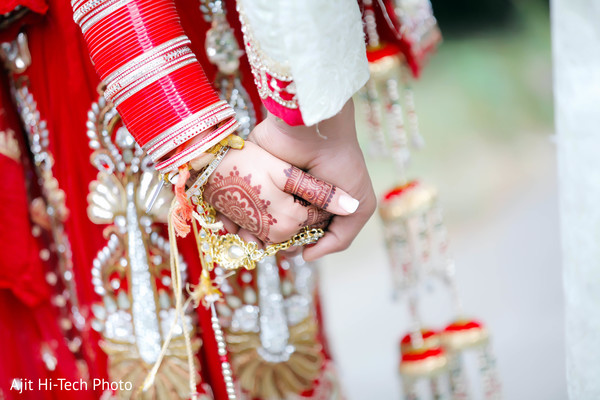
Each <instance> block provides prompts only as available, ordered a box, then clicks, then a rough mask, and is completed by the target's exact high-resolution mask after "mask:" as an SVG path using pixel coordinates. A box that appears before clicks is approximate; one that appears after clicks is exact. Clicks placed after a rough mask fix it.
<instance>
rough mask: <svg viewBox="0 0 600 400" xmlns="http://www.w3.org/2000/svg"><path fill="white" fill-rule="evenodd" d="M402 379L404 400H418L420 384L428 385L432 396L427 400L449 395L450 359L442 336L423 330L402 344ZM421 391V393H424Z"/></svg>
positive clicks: (405, 337)
mask: <svg viewBox="0 0 600 400" xmlns="http://www.w3.org/2000/svg"><path fill="white" fill-rule="evenodd" d="M400 353H401V357H400V366H399V372H400V378H401V380H402V388H403V391H404V395H405V398H406V399H408V400H416V399H419V398H420V397H421V396H420V393H419V382H420V381H423V380H425V381H427V382H428V383H429V385H428V386H429V389H430V390H431V394H430V395H428V396H425V397H426V398H429V397H433V398H434V399H438V398H443V397H444V395H445V394H447V393H449V392H450V385H449V380H448V357H447V355H446V351H445V349H444V348H443V347H442V344H441V338H440V335H439V333H437V332H435V331H432V330H429V329H420V330H417V331H414V332H411V333H409V334H407V335H405V336H404V337H403V338H402V340H401V341H400ZM421 391H422V390H421Z"/></svg>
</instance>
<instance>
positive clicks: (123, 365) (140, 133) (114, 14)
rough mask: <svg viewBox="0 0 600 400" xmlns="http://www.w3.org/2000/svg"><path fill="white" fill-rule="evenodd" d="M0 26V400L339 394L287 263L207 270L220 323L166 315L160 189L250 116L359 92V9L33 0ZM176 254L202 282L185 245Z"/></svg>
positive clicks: (315, 112) (308, 298)
mask: <svg viewBox="0 0 600 400" xmlns="http://www.w3.org/2000/svg"><path fill="white" fill-rule="evenodd" d="M0 14H2V15H3V16H2V19H1V20H0V29H1V30H0V39H1V41H2V46H1V48H0V53H1V55H2V60H3V62H4V67H5V68H4V72H5V73H4V74H3V77H2V82H3V87H2V91H1V93H2V104H1V106H2V113H0V117H1V119H0V123H1V125H0V150H1V151H0V162H1V163H2V165H3V166H4V167H5V168H4V170H3V171H5V172H6V174H7V175H6V179H4V180H3V182H4V183H3V185H4V186H5V188H4V190H2V192H1V193H2V194H1V196H2V197H3V201H2V202H1V203H0V223H1V224H2V225H1V226H2V230H1V232H2V233H1V234H2V235H3V236H4V237H3V239H4V240H3V241H2V242H1V243H2V251H0V254H1V255H0V257H1V258H0V260H1V264H0V285H1V286H0V298H1V302H0V324H1V326H2V329H1V330H0V335H1V336H2V339H4V340H3V341H2V343H3V349H2V352H1V353H0V361H1V362H0V398H5V399H12V398H24V397H25V398H32V399H39V398H60V399H64V398H69V396H72V397H73V398H86V396H87V397H90V398H112V397H115V398H149V399H153V398H157V399H175V398H182V399H185V398H196V399H213V398H214V399H234V398H237V399H337V398H341V394H340V389H339V384H338V380H337V377H336V374H335V373H334V371H333V367H332V363H331V357H330V355H329V353H328V351H327V347H326V343H325V340H324V336H323V333H322V324H321V318H320V311H319V301H318V297H317V294H316V293H317V291H316V289H317V283H316V274H315V269H314V266H313V265H311V264H309V263H305V262H304V260H302V258H301V257H300V256H287V257H281V256H280V257H277V258H275V257H269V258H267V259H266V260H264V261H263V262H261V263H259V264H258V266H257V268H256V269H255V270H253V271H242V272H240V273H237V274H235V275H233V276H228V277H227V278H225V275H226V273H225V271H224V270H222V269H221V268H219V267H216V268H215V269H214V271H213V273H214V275H215V277H219V276H220V277H221V281H222V284H221V288H220V289H221V291H222V293H223V298H222V300H221V301H219V302H217V303H216V305H215V310H216V313H217V315H218V316H219V317H218V319H217V320H215V317H214V314H211V311H210V310H207V309H206V308H205V307H202V306H200V307H198V308H197V309H196V311H194V312H192V311H189V309H188V311H187V313H186V315H185V317H184V318H183V319H178V314H177V312H178V311H177V310H178V301H179V299H180V296H181V295H180V293H181V292H182V290H179V291H178V292H177V293H175V292H174V291H173V287H174V285H173V284H174V283H173V282H172V279H171V269H170V257H171V251H172V248H171V247H170V245H169V240H168V239H167V237H166V229H165V228H166V227H165V222H166V221H167V215H168V212H169V206H170V204H171V201H172V198H173V194H172V192H171V191H170V190H162V191H158V190H157V188H158V187H161V185H162V184H161V182H162V179H163V178H162V175H161V174H160V173H167V174H168V173H169V172H173V171H177V169H178V168H179V167H180V166H182V165H185V164H186V163H187V162H189V161H190V160H191V159H193V158H195V157H198V156H201V155H203V154H205V152H206V150H208V149H209V148H211V147H212V146H214V145H215V144H216V143H219V142H220V141H221V140H223V139H224V138H226V137H228V136H229V135H231V134H232V133H237V134H239V135H241V136H245V135H247V134H248V133H249V132H250V130H251V129H252V127H253V126H254V125H255V124H256V122H257V121H260V120H261V119H262V117H263V115H264V113H263V111H262V105H264V107H266V109H268V110H269V111H270V112H272V113H273V114H275V115H277V116H279V117H281V118H283V119H284V120H285V121H286V122H288V123H289V124H292V125H297V124H302V123H304V124H308V125H312V124H315V123H317V122H319V121H321V120H323V119H326V118H329V117H331V116H333V115H335V114H336V113H337V112H338V111H339V110H340V109H341V107H342V106H343V105H344V104H345V103H346V102H347V101H348V99H349V98H350V97H351V96H352V95H353V94H354V93H355V92H356V91H357V90H358V89H359V88H360V87H361V86H362V85H363V84H364V83H365V82H366V80H367V79H368V67H367V60H366V56H365V44H364V38H363V32H362V23H361V16H360V11H359V7H358V5H357V4H356V3H355V2H353V1H350V0H336V1H331V2H327V3H323V2H321V1H320V0H319V1H317V0H311V1H306V2H304V3H303V4H296V5H289V4H287V3H284V2H271V1H255V0H244V1H241V0H240V1H238V2H237V3H236V2H233V1H228V2H220V1H198V2H194V1H172V0H145V1H143V0H104V1H102V0H86V1H81V0H73V1H72V3H71V4H69V3H68V2H65V1H58V0H49V1H43V0H30V1H21V2H19V1H16V2H15V1H9V2H3V4H1V5H0ZM333 17H335V18H333ZM324 38H326V40H325V39H324ZM156 193H158V196H157V197H156V196H155V194H156ZM150 203H153V206H152V207H151V208H148V205H149V204H150ZM180 249H181V254H182V255H181V256H179V257H180V258H179V266H180V269H181V271H182V273H183V275H184V279H187V281H189V282H191V283H196V282H198V280H199V273H200V268H201V267H200V262H199V256H198V252H197V249H196V243H194V241H193V240H184V241H181V242H180ZM180 289H181V288H180ZM185 296H187V293H185ZM190 309H191V308H190ZM167 338H170V340H167ZM165 343H168V347H166V350H165V351H161V349H162V347H163V345H164V344H165ZM190 349H191V350H192V352H193V354H194V355H195V356H194V357H193V360H192V362H191V365H190V362H189V361H188V357H187V354H188V353H189V352H190ZM159 360H161V362H160V364H158V363H157V361H159ZM155 365H156V366H159V367H158V369H155V370H153V369H152V367H153V366H155ZM149 374H150V375H152V377H153V379H152V383H153V384H152V385H151V386H150V387H149V388H146V389H147V390H144V391H142V387H143V386H144V385H143V384H144V381H145V379H146V378H147V377H148V375H149ZM46 378H53V379H54V382H57V381H58V382H63V383H64V382H67V383H66V384H64V386H63V387H62V389H63V390H60V388H59V389H56V388H55V387H51V388H48V387H47V386H41V387H40V382H43V381H44V379H46ZM29 381H31V382H32V385H29V383H28V382H29ZM80 382H84V383H85V385H82V384H81V383H80ZM190 382H196V383H197V385H196V387H195V388H194V389H195V390H193V393H191V392H192V390H191V389H190V387H189V386H190ZM68 383H70V384H71V386H69V387H67V386H68ZM76 383H79V384H78V385H76ZM20 392H21V393H20Z"/></svg>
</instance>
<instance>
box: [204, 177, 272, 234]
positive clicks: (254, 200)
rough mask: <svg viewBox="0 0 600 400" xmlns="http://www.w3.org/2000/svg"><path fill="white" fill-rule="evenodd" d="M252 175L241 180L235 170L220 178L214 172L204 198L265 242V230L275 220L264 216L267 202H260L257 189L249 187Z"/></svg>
mask: <svg viewBox="0 0 600 400" xmlns="http://www.w3.org/2000/svg"><path fill="white" fill-rule="evenodd" d="M251 178H252V174H248V176H245V177H241V176H240V171H238V169H237V167H235V166H234V167H233V170H232V171H230V172H229V175H228V176H223V175H221V174H220V173H219V172H216V173H215V175H214V178H213V179H212V180H211V181H210V182H209V184H208V185H206V189H205V190H204V196H205V198H206V201H208V202H209V203H210V204H211V205H212V206H213V207H214V208H215V209H217V210H218V211H219V212H221V213H223V214H225V215H226V216H227V217H228V218H229V219H230V220H231V221H233V222H234V223H236V224H237V225H239V226H240V227H242V228H244V229H247V230H248V231H250V232H251V233H253V234H254V235H256V236H257V237H258V238H260V239H261V240H265V241H270V240H269V230H270V228H271V226H272V225H274V224H276V223H277V220H276V219H275V218H273V216H272V215H271V214H270V213H269V212H268V208H269V205H270V204H271V202H270V201H268V200H264V199H261V198H260V190H261V186H260V185H256V186H252V183H251Z"/></svg>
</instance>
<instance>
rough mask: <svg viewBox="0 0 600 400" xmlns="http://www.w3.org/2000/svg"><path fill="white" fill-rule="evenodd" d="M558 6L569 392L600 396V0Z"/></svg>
mask: <svg viewBox="0 0 600 400" xmlns="http://www.w3.org/2000/svg"><path fill="white" fill-rule="evenodd" d="M551 6H552V36H553V37H552V46H553V53H554V99H555V100H554V104H555V115H556V117H555V119H556V130H557V133H558V170H559V171H558V176H559V188H560V214H561V215H560V219H561V236H562V249H563V271H564V289H565V304H566V341H567V346H566V348H567V382H568V391H569V398H570V400H587V399H600V1H598V0H553V1H552V4H551ZM540 284H543V277H540ZM556 295H557V296H560V295H561V294H560V293H557V294H556ZM540 334H543V332H540ZM548 351H549V353H550V354H552V349H548Z"/></svg>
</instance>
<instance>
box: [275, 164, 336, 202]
mask: <svg viewBox="0 0 600 400" xmlns="http://www.w3.org/2000/svg"><path fill="white" fill-rule="evenodd" d="M283 173H284V174H285V176H286V177H287V180H286V182H285V186H284V188H283V191H284V192H286V193H289V194H293V195H296V196H298V197H300V198H302V199H304V200H306V201H308V202H310V203H311V204H313V205H315V206H317V207H318V208H322V209H323V210H327V207H329V203H330V202H331V199H332V198H333V195H334V194H335V186H333V185H331V184H329V183H327V182H325V181H322V180H320V179H317V178H315V177H314V176H312V175H309V174H307V173H305V172H304V171H302V170H301V169H300V168H298V167H294V166H291V167H290V168H288V169H285V170H284V171H283Z"/></svg>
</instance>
